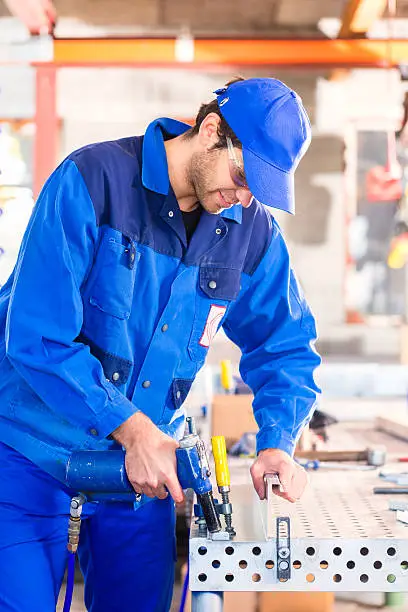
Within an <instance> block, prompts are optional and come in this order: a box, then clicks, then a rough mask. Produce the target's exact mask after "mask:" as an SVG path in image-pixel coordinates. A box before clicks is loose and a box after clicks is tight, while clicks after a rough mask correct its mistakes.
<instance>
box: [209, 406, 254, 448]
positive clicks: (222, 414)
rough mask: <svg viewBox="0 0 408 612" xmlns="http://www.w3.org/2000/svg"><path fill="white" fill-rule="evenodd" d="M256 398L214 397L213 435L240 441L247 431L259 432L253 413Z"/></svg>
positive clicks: (212, 411)
mask: <svg viewBox="0 0 408 612" xmlns="http://www.w3.org/2000/svg"><path fill="white" fill-rule="evenodd" d="M253 399H254V396H253V395H251V394H248V395H228V394H225V395H214V399H213V403H212V409H211V435H212V436H224V437H225V439H226V440H235V441H236V440H239V439H240V438H241V436H242V434H244V433H246V432H247V431H250V432H253V431H254V432H256V431H258V425H257V424H256V421H255V418H254V415H253V411H252V401H253Z"/></svg>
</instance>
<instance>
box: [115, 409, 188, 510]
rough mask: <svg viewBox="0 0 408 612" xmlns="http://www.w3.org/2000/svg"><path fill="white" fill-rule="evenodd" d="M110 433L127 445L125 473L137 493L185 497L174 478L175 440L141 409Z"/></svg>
mask: <svg viewBox="0 0 408 612" xmlns="http://www.w3.org/2000/svg"><path fill="white" fill-rule="evenodd" d="M112 437H113V438H114V439H115V440H116V441H117V442H119V444H121V445H122V446H124V448H125V449H126V456H125V467H126V473H127V476H128V478H129V480H130V483H131V485H132V487H133V488H134V490H135V491H136V493H144V494H145V495H147V496H148V497H158V498H159V499H165V498H166V497H167V495H168V493H170V495H171V496H172V498H173V499H174V501H175V502H176V503H181V502H182V501H183V500H184V495H183V490H182V488H181V486H180V483H179V481H178V478H177V461H176V448H178V446H179V444H178V442H177V440H173V438H170V436H167V435H166V434H165V433H163V432H162V431H160V429H158V427H156V425H155V424H154V423H153V422H152V421H151V420H150V419H149V418H148V417H147V416H146V415H145V414H143V412H136V413H135V414H133V415H132V416H131V417H129V418H128V419H127V420H126V421H125V422H124V423H122V425H120V426H119V427H118V428H117V429H115V431H114V432H112ZM166 489H167V490H166Z"/></svg>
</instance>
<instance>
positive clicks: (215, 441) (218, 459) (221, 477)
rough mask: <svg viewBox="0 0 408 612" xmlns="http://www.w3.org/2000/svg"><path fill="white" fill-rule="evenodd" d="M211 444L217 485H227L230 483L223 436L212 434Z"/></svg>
mask: <svg viewBox="0 0 408 612" xmlns="http://www.w3.org/2000/svg"><path fill="white" fill-rule="evenodd" d="M211 446H212V450H213V455H214V462H215V476H216V478H217V485H218V486H219V487H229V486H230V484H231V478H230V473H229V469H228V462H227V448H226V446H225V438H224V436H213V437H212V438H211Z"/></svg>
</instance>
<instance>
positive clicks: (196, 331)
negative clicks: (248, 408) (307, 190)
mask: <svg viewBox="0 0 408 612" xmlns="http://www.w3.org/2000/svg"><path fill="white" fill-rule="evenodd" d="M188 128H189V126H188V125H185V124H183V123H179V122H177V121H174V120H171V119H159V120H157V121H154V122H153V123H151V124H150V126H149V127H148V129H147V131H146V134H145V135H144V137H130V138H124V139H120V140H116V141H112V142H102V143H97V144H92V145H89V146H86V147H84V148H82V149H80V150H78V151H76V152H74V153H73V154H72V155H70V156H69V157H68V158H67V159H66V160H65V161H64V162H63V163H62V164H61V165H60V166H59V167H58V168H57V169H56V170H55V172H54V173H53V174H52V175H51V177H50V178H49V179H48V181H47V183H46V184H45V186H44V188H43V190H42V192H41V195H40V197H39V199H38V202H37V203H36V206H35V208H34V211H33V214H32V217H31V219H30V222H29V225H28V227H27V230H26V232H25V235H24V238H23V241H22V244H21V248H20V252H19V255H18V260H17V263H16V266H15V269H14V271H13V273H12V275H11V277H10V278H9V279H8V281H7V282H6V284H5V285H4V286H3V287H2V289H1V292H0V330H1V331H0V334H1V335H0V440H1V441H2V442H4V443H5V444H8V445H9V446H11V447H13V448H15V449H16V450H17V451H19V452H20V453H22V454H23V455H25V456H26V457H28V458H29V459H31V461H33V462H34V463H36V464H37V465H39V466H40V467H42V468H43V469H44V470H46V471H47V472H49V473H50V474H52V475H53V476H55V477H56V478H59V479H60V480H63V479H64V473H65V464H66V461H67V458H68V456H69V454H70V452H72V450H74V449H75V450H79V449H108V448H112V447H114V446H115V445H116V442H115V441H114V440H112V438H111V437H110V434H111V433H112V431H113V430H114V429H116V428H117V427H118V426H119V425H120V424H121V423H123V421H125V420H126V419H127V418H128V417H130V416H131V415H132V414H133V413H135V412H136V411H138V410H141V411H143V412H144V413H145V414H146V415H148V416H149V417H150V419H151V420H152V421H153V422H154V423H155V424H156V425H157V426H158V427H159V428H160V429H162V430H163V431H164V432H166V433H167V434H169V435H170V436H173V437H176V438H177V437H181V435H182V432H183V429H184V411H183V407H182V404H183V402H184V400H185V398H186V396H187V393H188V391H189V389H190V387H191V384H192V382H193V381H194V378H195V376H196V374H197V372H198V370H199V369H200V368H201V366H202V365H203V363H204V361H205V357H206V354H207V352H208V347H209V345H210V343H211V340H212V338H213V336H214V334H215V333H216V331H217V329H218V328H219V327H220V326H221V325H222V326H223V328H224V330H225V332H226V334H227V335H228V336H229V338H231V340H232V341H233V342H235V343H236V344H237V345H238V346H239V347H240V349H241V351H242V360H241V366H240V368H241V373H242V377H243V379H244V381H245V382H246V383H247V384H248V385H249V386H250V387H251V389H252V390H253V392H254V395H255V399H254V404H253V406H254V414H255V418H256V420H257V423H258V425H259V433H258V437H257V445H258V450H260V449H264V448H280V449H283V450H285V451H287V452H288V453H291V452H292V451H293V448H294V445H295V443H296V439H297V437H298V436H299V434H300V432H301V429H302V427H303V426H304V425H305V424H306V423H307V422H308V420H309V419H310V417H311V413H312V410H313V407H314V404H315V399H316V394H317V393H318V392H319V389H318V388H317V386H316V385H315V382H314V379H313V372H314V369H315V367H316V366H317V365H318V364H319V361H320V359H319V357H318V355H317V354H316V352H315V350H314V348H313V341H314V340H315V334H316V332H315V322H314V319H313V316H312V314H311V312H310V310H309V308H308V306H307V304H306V301H305V299H304V297H303V295H302V293H301V290H300V288H299V285H298V283H297V281H296V278H295V276H294V274H293V272H292V269H291V265H290V261H289V256H288V251H287V248H286V245H285V242H284V239H283V237H282V234H281V231H280V229H279V227H278V225H277V223H276V222H275V220H274V218H273V216H272V214H271V212H270V211H269V210H268V209H267V208H266V207H264V206H263V205H261V204H259V203H258V202H256V201H254V203H253V204H252V206H250V207H249V208H242V207H241V206H240V205H236V206H234V207H232V208H231V209H228V210H225V211H224V212H223V213H222V214H221V215H214V214H209V213H207V212H205V211H203V212H202V215H201V218H200V221H199V225H198V227H197V229H196V231H195V232H194V235H193V237H192V239H191V242H190V244H189V245H188V244H187V240H186V233H185V228H184V224H183V220H182V215H181V211H180V208H179V206H178V203H177V200H176V198H175V195H174V192H173V190H172V188H171V186H170V183H169V176H168V170H167V160H166V153H165V147H164V142H163V138H164V136H163V131H162V130H163V129H164V130H165V132H166V133H167V134H170V135H179V134H181V133H183V132H184V131H186V130H187V129H188Z"/></svg>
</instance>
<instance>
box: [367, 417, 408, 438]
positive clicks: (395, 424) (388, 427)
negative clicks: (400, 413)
mask: <svg viewBox="0 0 408 612" xmlns="http://www.w3.org/2000/svg"><path fill="white" fill-rule="evenodd" d="M375 428H376V429H377V430H378V431H382V432H384V433H387V434H388V435H390V436H393V437H395V438H399V439H400V440H406V441H407V442H408V417H407V418H402V417H400V418H398V419H397V418H394V419H389V418H387V417H377V418H376V420H375Z"/></svg>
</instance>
